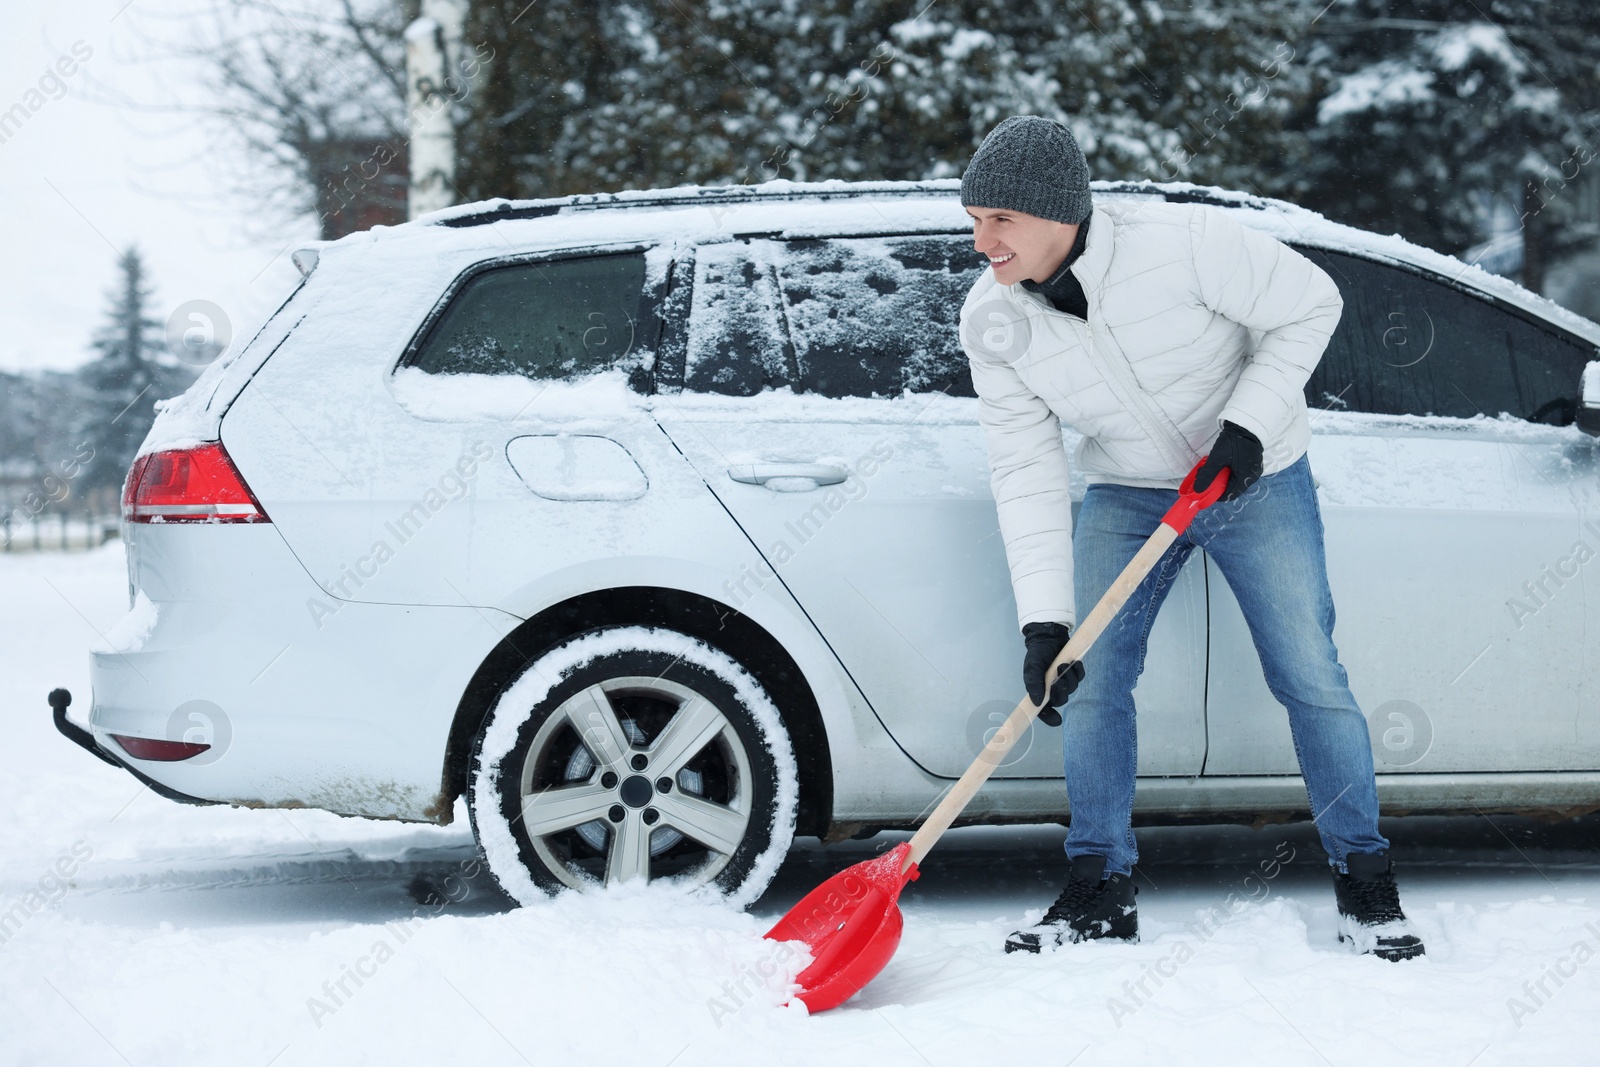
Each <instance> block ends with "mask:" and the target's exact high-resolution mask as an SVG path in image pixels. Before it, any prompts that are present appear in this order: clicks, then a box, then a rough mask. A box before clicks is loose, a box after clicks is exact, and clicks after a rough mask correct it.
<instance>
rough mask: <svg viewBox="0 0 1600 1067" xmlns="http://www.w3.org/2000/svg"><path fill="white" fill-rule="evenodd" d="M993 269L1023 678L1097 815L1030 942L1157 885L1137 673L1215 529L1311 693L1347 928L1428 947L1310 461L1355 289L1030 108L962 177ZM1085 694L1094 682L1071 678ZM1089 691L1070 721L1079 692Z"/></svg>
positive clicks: (1264, 647)
mask: <svg viewBox="0 0 1600 1067" xmlns="http://www.w3.org/2000/svg"><path fill="white" fill-rule="evenodd" d="M961 201H962V204H963V205H964V206H965V207H966V209H967V213H968V214H969V215H970V216H972V219H973V242H974V245H975V246H976V248H977V250H978V251H979V252H981V253H983V254H984V255H985V256H987V257H988V259H989V265H990V267H991V269H990V270H988V271H986V272H984V275H983V276H982V277H981V278H980V279H979V280H978V282H977V284H976V285H974V286H973V287H972V292H971V293H970V294H969V295H968V297H967V300H966V303H965V305H964V306H963V307H962V312H961V337H962V343H963V346H964V347H965V349H966V352H967V356H968V358H969V360H970V361H971V366H972V383H973V386H974V388H975V389H976V390H977V393H978V397H979V411H980V417H981V421H982V424H983V427H984V432H985V435H986V438H987V443H988V452H989V466H990V473H991V484H992V487H993V490H994V497H995V503H996V505H997V506H998V509H999V515H1000V530H1001V534H1002V536H1003V538H1004V540H1005V547H1006V556H1007V560H1008V562H1009V564H1010V568H1011V582H1012V588H1013V591H1014V592H1015V595H1016V601H1017V612H1018V620H1019V622H1020V624H1021V626H1022V633H1023V637H1024V639H1025V642H1026V655H1025V659H1024V663H1023V680H1024V684H1025V686H1026V688H1027V691H1028V695H1029V696H1030V697H1031V698H1032V699H1033V701H1034V702H1035V703H1036V704H1040V705H1041V707H1042V710H1041V712H1040V719H1041V720H1042V721H1044V722H1047V723H1050V724H1051V725H1056V724H1060V725H1062V727H1063V741H1064V748H1065V760H1064V763H1065V777H1066V787H1067V798H1068V801H1069V803H1070V804H1071V808H1072V821H1071V825H1070V828H1069V830H1068V833H1067V839H1066V852H1067V856H1068V859H1069V861H1070V863H1071V873H1070V876H1069V878H1068V881H1067V885H1066V888H1065V890H1063V891H1062V893H1061V896H1060V898H1059V899H1057V901H1056V902H1055V904H1054V905H1052V906H1051V907H1050V909H1049V910H1048V911H1046V913H1045V916H1044V919H1043V921H1041V922H1040V923H1039V924H1037V925H1036V926H1034V927H1032V928H1030V929H1027V930H1019V931H1017V932H1015V933H1013V934H1012V935H1011V936H1010V938H1009V939H1008V940H1007V942H1006V951H1007V952H1014V951H1019V950H1020V951H1028V952H1038V951H1040V949H1041V948H1054V947H1057V946H1059V945H1061V944H1063V943H1066V942H1077V941H1082V940H1085V939H1089V938H1122V939H1125V940H1129V941H1133V940H1137V938H1138V913H1137V907H1136V903H1135V899H1134V893H1135V890H1134V886H1133V883H1132V881H1131V873H1132V869H1133V865H1134V863H1135V861H1136V860H1137V858H1138V852H1137V850H1136V847H1135V844H1134V838H1133V830H1132V810H1133V791H1134V766H1135V735H1134V702H1133V695H1132V694H1133V687H1134V683H1135V682H1136V681H1137V680H1138V677H1139V674H1140V672H1141V670H1142V669H1143V667H1144V654H1145V642H1146V638H1147V637H1148V635H1149V632H1150V626H1151V623H1152V622H1153V621H1154V619H1155V615H1156V612H1157V611H1158V610H1159V608H1160V606H1161V602H1162V600H1163V599H1164V598H1165V596H1166V593H1167V591H1168V590H1169V589H1170V588H1171V586H1172V582H1173V579H1174V578H1175V577H1176V575H1177V572H1178V569H1179V568H1180V567H1181V566H1182V565H1183V563H1184V561H1185V560H1186V559H1187V558H1188V557H1189V555H1190V554H1191V553H1192V552H1193V551H1194V549H1195V548H1197V547H1198V548H1203V549H1205V550H1206V552H1207V553H1209V555H1210V557H1211V559H1213V560H1214V561H1215V562H1216V564H1217V566H1218V567H1219V568H1220V569H1221V571H1222V574H1223V575H1224V577H1225V578H1226V579H1227V582H1228V585H1229V587H1230V588H1231V589H1232V590H1233V592H1234V595H1235V596H1236V597H1237V599H1238V601H1239V606H1240V607H1241V608H1242V609H1243V611H1244V616H1245V619H1246V621H1247V622H1248V623H1249V626H1250V632H1251V635H1252V637H1253V638H1254V640H1255V645H1256V651H1257V653H1258V654H1259V655H1260V657H1261V665H1262V668H1263V670H1264V672H1265V674H1266V678H1267V683H1268V685H1269V686H1270V687H1271V689H1272V692H1273V695H1274V696H1276V697H1277V698H1278V700H1279V701H1280V702H1281V703H1282V704H1283V705H1284V707H1285V708H1286V709H1287V710H1288V715H1289V727H1290V730H1291V732H1292V734H1293V736H1294V743H1295V751H1296V753H1297V754H1298V756H1299V759H1300V769H1301V773H1302V774H1303V776H1304V778H1305V781H1306V788H1307V792H1308V794H1309V798H1310V802H1311V811H1312V813H1313V815H1314V817H1315V819H1316V824H1317V830H1318V833H1319V834H1320V835H1321V839H1322V843H1323V846H1324V847H1325V848H1326V849H1327V852H1328V857H1329V861H1330V864H1331V866H1332V872H1333V880H1334V891H1335V899H1336V903H1337V906H1338V910H1339V914H1340V934H1339V937H1340V940H1341V941H1344V940H1351V941H1353V942H1354V943H1355V945H1356V946H1357V947H1358V948H1359V949H1360V950H1361V951H1364V952H1371V953H1375V954H1376V955H1379V956H1382V957H1383V958H1385V959H1390V960H1399V959H1406V958H1410V957H1413V956H1419V955H1422V953H1423V946H1422V942H1421V940H1420V939H1419V938H1418V937H1417V936H1416V933H1415V932H1414V930H1413V929H1412V928H1411V926H1410V924H1409V923H1408V922H1407V920H1406V918H1405V915H1404V913H1403V912H1402V911H1401V909H1400V898H1399V890H1398V889H1397V888H1396V885H1395V881H1394V875H1393V869H1392V866H1391V864H1390V861H1389V857H1388V848H1389V843H1388V841H1386V840H1385V839H1384V838H1383V836H1382V835H1381V834H1380V833H1379V832H1378V793H1377V784H1376V780H1375V779H1374V777H1373V767H1372V751H1371V747H1370V744H1371V742H1370V740H1369V737H1368V733H1367V724H1366V719H1365V718H1364V716H1363V715H1362V713H1361V710H1360V708H1358V707H1357V706H1356V702H1355V698H1354V697H1352V696H1351V694H1350V688H1349V685H1348V682H1347V680H1346V676H1345V671H1344V668H1343V667H1342V666H1341V665H1340V663H1339V658H1338V652H1337V650H1336V649H1335V648H1334V644H1333V621H1334V611H1333V600H1332V597H1331V596H1330V594H1329V592H1328V581H1327V573H1326V565H1325V562H1324V556H1323V544H1322V521H1321V517H1320V514H1319V511H1318V507H1317V497H1316V491H1315V489H1314V488H1313V484H1312V480H1311V471H1310V467H1309V464H1308V462H1307V459H1306V446H1307V445H1308V443H1309V441H1310V437H1311V429H1310V424H1309V421H1308V418H1307V413H1306V405H1305V397H1304V393H1303V389H1304V386H1305V382H1306V379H1307V378H1308V377H1309V376H1310V374H1311V371H1312V369H1313V368H1314V367H1315V366H1316V364H1317V361H1318V360H1319V359H1320V358H1321V357H1322V351H1323V349H1324V348H1325V347H1326V345H1327V342H1328V337H1329V336H1330V335H1331V334H1332V333H1333V329H1334V326H1335V325H1337V323H1338V321H1339V313H1340V310H1341V308H1342V306H1343V301H1342V300H1341V299H1340V297H1339V291H1338V289H1337V288H1336V287H1335V286H1334V284H1333V282H1332V281H1331V280H1330V279H1329V278H1328V276H1327V275H1326V274H1325V273H1324V272H1323V271H1321V270H1319V269H1318V268H1317V267H1316V266H1315V265H1314V264H1312V263H1311V262H1310V261H1309V260H1307V259H1306V258H1305V257H1304V256H1301V255H1300V254H1299V253H1297V252H1295V251H1294V250H1292V249H1290V248H1288V247H1286V246H1284V245H1283V244H1281V243H1279V242H1278V241H1275V240H1273V239H1272V238H1271V237H1268V236H1265V235H1263V234H1260V233H1257V232H1254V231H1252V230H1248V229H1245V228H1244V227H1242V226H1240V225H1239V224H1238V223H1237V222H1235V221H1233V220H1232V219H1231V218H1229V217H1228V216H1227V215H1226V214H1224V213H1223V212H1221V211H1217V210H1214V209H1211V208H1207V207H1203V206H1199V205H1192V204H1167V203H1149V202H1144V201H1142V200H1141V201H1139V202H1131V203H1130V202H1116V203H1112V202H1106V203H1100V204H1096V203H1094V202H1093V201H1092V199H1091V197H1090V194H1089V173H1088V168H1087V166H1086V164H1085V162H1084V158H1083V153H1082V152H1081V151H1080V150H1079V148H1078V144H1077V141H1076V140H1075V139H1074V138H1073V136H1072V133H1071V131H1069V130H1068V129H1067V128H1066V127H1065V126H1063V125H1062V124H1061V123H1059V122H1053V121H1050V120H1047V119H1043V118H1038V117H1034V116H1014V117H1012V118H1008V119H1006V120H1005V121H1003V122H1001V123H1000V124H999V125H998V126H996V127H995V129H994V130H993V131H991V132H990V134H989V136H988V137H987V138H985V139H984V141H983V144H982V145H981V146H980V147H979V149H978V151H977V153H976V154H975V155H974V156H973V157H972V162H971V164H970V165H969V166H968V168H967V171H966V174H965V175H964V176H963V178H962V181H961ZM1063 422H1065V423H1067V424H1068V425H1070V426H1071V427H1072V428H1073V429H1074V430H1076V431H1077V432H1079V433H1080V434H1082V435H1083V443H1082V444H1081V445H1080V446H1079V447H1078V449H1077V451H1076V454H1075V457H1074V462H1075V463H1076V464H1077V465H1078V467H1079V468H1080V469H1081V470H1082V471H1083V472H1084V473H1085V474H1086V476H1087V480H1088V482H1089V488H1088V492H1087V493H1086V494H1085V496H1084V501H1083V507H1082V510H1081V512H1080V514H1079V517H1078V521H1077V526H1076V529H1074V527H1073V520H1072V511H1071V500H1070V498H1069V496H1068V490H1067V471H1068V461H1067V456H1066V453H1065V451H1064V449H1063V446H1062V439H1061V429H1060V427H1061V424H1062V423H1063ZM1203 456H1204V457H1208V458H1207V459H1206V462H1205V464H1204V466H1203V467H1202V468H1201V470H1200V472H1199V475H1198V477H1197V478H1196V487H1197V488H1204V487H1205V486H1207V485H1209V484H1211V481H1212V479H1214V478H1215V477H1217V476H1218V475H1219V473H1220V471H1221V469H1222V468H1223V467H1226V468H1228V471H1229V474H1228V482H1227V487H1226V490H1225V492H1224V494H1223V496H1222V497H1221V500H1220V501H1219V502H1218V503H1217V504H1215V505H1213V506H1212V507H1211V508H1209V509H1207V510H1206V511H1203V512H1201V513H1200V515H1199V517H1198V518H1197V519H1196V521H1195V523H1194V524H1193V526H1191V527H1190V529H1189V531H1188V532H1187V533H1185V534H1184V535H1182V536H1180V537H1179V538H1178V540H1177V542H1176V543H1174V544H1173V546H1172V548H1171V549H1170V550H1169V551H1168V552H1167V554H1166V556H1165V557H1164V558H1163V559H1162V560H1161V562H1160V563H1159V564H1158V565H1157V566H1156V568H1155V569H1154V570H1153V571H1152V572H1151V573H1150V575H1149V576H1148V577H1147V578H1146V579H1145V580H1144V582H1143V584H1142V585H1141V586H1140V587H1139V589H1138V590H1137V591H1136V592H1135V593H1134V594H1133V596H1132V597H1131V598H1130V599H1129V601H1128V603H1127V604H1126V606H1124V608H1123V609H1122V611H1121V613H1120V614H1119V616H1118V618H1117V620H1116V621H1115V622H1113V623H1112V625H1111V626H1110V627H1108V628H1107V630H1106V631H1105V633H1103V634H1102V635H1101V637H1100V638H1099V640H1098V641H1097V642H1096V643H1095V645H1094V646H1093V648H1092V649H1090V651H1089V652H1088V653H1087V654H1086V655H1085V656H1084V659H1083V661H1082V662H1081V663H1075V664H1073V665H1072V666H1071V668H1070V669H1067V668H1063V669H1062V671H1060V672H1058V674H1057V676H1056V678H1055V679H1052V680H1050V684H1049V686H1048V694H1047V692H1046V689H1047V684H1046V683H1047V680H1046V678H1045V671H1046V669H1047V668H1048V667H1049V665H1050V663H1051V662H1052V661H1053V660H1054V658H1055V656H1056V655H1057V653H1059V652H1060V651H1061V649H1062V647H1063V646H1065V644H1066V642H1067V639H1068V637H1069V635H1070V633H1071V629H1072V627H1073V625H1075V622H1076V619H1077V618H1078V617H1079V615H1080V614H1081V613H1087V612H1088V610H1089V609H1090V608H1091V607H1092V606H1093V605H1094V604H1095V603H1096V602H1097V601H1098V600H1099V599H1100V597H1101V595H1102V594H1103V593H1104V592H1105V591H1106V589H1107V588H1109V586H1110V585H1111V582H1112V581H1113V580H1114V579H1115V578H1116V576H1117V575H1118V574H1119V573H1120V572H1121V570H1122V568H1123V566H1124V565H1125V564H1127V562H1128V561H1129V560H1130V559H1131V558H1132V557H1133V555H1134V553H1135V552H1136V551H1137V550H1138V548H1139V547H1140V546H1141V545H1142V544H1143V543H1144V541H1145V539H1146V538H1148V537H1149V535H1150V534H1151V533H1152V532H1153V531H1154V530H1155V527H1156V525H1157V523H1158V522H1159V521H1160V519H1161V516H1162V514H1163V513H1164V512H1165V511H1166V509H1167V508H1168V507H1169V506H1170V505H1171V504H1172V502H1173V501H1174V500H1175V499H1176V489H1177V487H1178V484H1179V482H1180V481H1181V480H1182V479H1183V477H1184V475H1185V474H1186V473H1187V472H1188V471H1189V470H1190V469H1191V468H1192V467H1193V465H1194V464H1195V463H1196V462H1198V461H1199V460H1200V459H1201V457H1203ZM1069 696H1070V697H1071V699H1070V701H1069V700H1068V697H1069ZM1063 705H1065V718H1064V722H1063V718H1062V716H1061V715H1060V714H1059V713H1057V712H1056V711H1055V710H1054V709H1056V708H1060V707H1062V706H1063Z"/></svg>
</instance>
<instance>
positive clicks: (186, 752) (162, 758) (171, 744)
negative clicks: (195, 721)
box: [111, 734, 211, 763]
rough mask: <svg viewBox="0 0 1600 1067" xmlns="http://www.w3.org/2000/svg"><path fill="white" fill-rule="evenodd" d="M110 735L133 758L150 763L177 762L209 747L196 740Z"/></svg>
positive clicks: (196, 754) (198, 753)
mask: <svg viewBox="0 0 1600 1067" xmlns="http://www.w3.org/2000/svg"><path fill="white" fill-rule="evenodd" d="M111 736H112V737H114V738H116V739H117V744H119V745H121V746H122V747H123V749H124V750H125V751H126V752H127V753H128V755H130V756H132V757H133V758H134V759H142V760H149V761H150V762H152V763H177V762H178V761H179V760H186V759H190V758H191V757H194V756H198V755H200V753H202V752H204V751H206V750H207V749H209V748H210V747H211V746H210V745H203V744H200V743H199V742H197V741H158V740H155V739H154V738H150V737H129V736H127V735H126V734H112V735H111Z"/></svg>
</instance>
